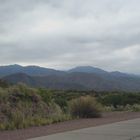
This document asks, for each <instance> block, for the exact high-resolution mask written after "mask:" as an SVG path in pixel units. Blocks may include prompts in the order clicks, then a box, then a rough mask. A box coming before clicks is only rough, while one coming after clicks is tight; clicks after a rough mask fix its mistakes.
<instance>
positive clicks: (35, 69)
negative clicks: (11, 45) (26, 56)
mask: <svg viewBox="0 0 140 140" xmlns="http://www.w3.org/2000/svg"><path fill="white" fill-rule="evenodd" d="M15 73H25V74H28V75H31V76H46V75H51V74H63V73H64V72H62V71H58V70H54V69H49V68H43V67H39V66H25V67H23V66H20V65H16V64H15V65H8V66H0V77H3V76H7V75H10V74H15Z"/></svg>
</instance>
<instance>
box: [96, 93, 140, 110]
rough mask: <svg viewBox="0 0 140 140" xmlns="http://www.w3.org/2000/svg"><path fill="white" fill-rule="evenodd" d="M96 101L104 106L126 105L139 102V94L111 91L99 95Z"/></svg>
mask: <svg viewBox="0 0 140 140" xmlns="http://www.w3.org/2000/svg"><path fill="white" fill-rule="evenodd" d="M98 101H99V102H101V103H102V104H103V105H106V106H113V107H114V108H117V106H120V105H122V106H126V105H127V104H129V105H134V104H140V94H139V93H112V94H106V95H103V96H100V97H99V98H98Z"/></svg>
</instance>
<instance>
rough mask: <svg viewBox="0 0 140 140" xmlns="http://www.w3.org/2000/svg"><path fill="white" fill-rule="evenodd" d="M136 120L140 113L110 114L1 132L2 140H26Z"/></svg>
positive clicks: (0, 138)
mask: <svg viewBox="0 0 140 140" xmlns="http://www.w3.org/2000/svg"><path fill="white" fill-rule="evenodd" d="M135 118H140V112H108V113H103V117H102V118H94V119H91V118H90V119H76V120H69V121H65V122H60V123H57V124H51V125H46V126H39V127H30V128H28V129H19V130H14V131H13V130H12V131H11V130H10V131H9V130H8V131H3V132H0V140H26V139H29V138H34V137H40V136H46V135H50V134H55V133H60V132H65V131H71V130H76V129H81V128H88V127H93V126H99V125H104V124H109V123H114V122H118V121H124V120H129V119H135Z"/></svg>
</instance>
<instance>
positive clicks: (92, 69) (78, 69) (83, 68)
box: [69, 66, 108, 73]
mask: <svg viewBox="0 0 140 140" xmlns="http://www.w3.org/2000/svg"><path fill="white" fill-rule="evenodd" d="M69 72H84V73H108V72H107V71H104V70H102V69H100V68H97V67H92V66H78V67H75V68H72V69H70V70H69Z"/></svg>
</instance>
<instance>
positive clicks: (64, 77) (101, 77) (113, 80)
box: [2, 66, 140, 91]
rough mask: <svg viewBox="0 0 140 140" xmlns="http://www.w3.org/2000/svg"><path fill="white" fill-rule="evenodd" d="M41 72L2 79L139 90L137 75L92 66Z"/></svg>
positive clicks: (64, 86)
mask: <svg viewBox="0 0 140 140" xmlns="http://www.w3.org/2000/svg"><path fill="white" fill-rule="evenodd" d="M27 68H30V69H31V72H32V71H33V69H35V68H36V66H34V67H30V66H29V67H25V68H24V69H27ZM32 68H33V69H32ZM37 68H38V67H37ZM39 69H40V68H39ZM41 69H42V68H41ZM44 69H46V68H44ZM28 70H29V69H28ZM46 70H48V69H46ZM49 70H50V69H49ZM53 72H54V73H53ZM27 73H28V74H27ZM35 73H36V75H35ZM41 74H42V73H41V72H39V71H36V72H35V71H33V73H29V71H28V72H27V71H26V73H21V72H20V73H15V74H10V75H7V76H4V77H3V78H2V79H3V80H6V81H7V82H8V83H13V84H16V83H19V82H23V83H26V84H27V85H29V86H32V87H45V88H51V89H75V90H96V91H140V86H139V85H140V77H139V76H136V75H129V74H125V73H121V72H107V71H104V70H101V69H98V68H94V67H79V68H75V69H72V70H69V71H66V72H63V71H57V70H53V69H52V70H50V72H49V73H47V72H46V75H41ZM44 74H45V72H44Z"/></svg>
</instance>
